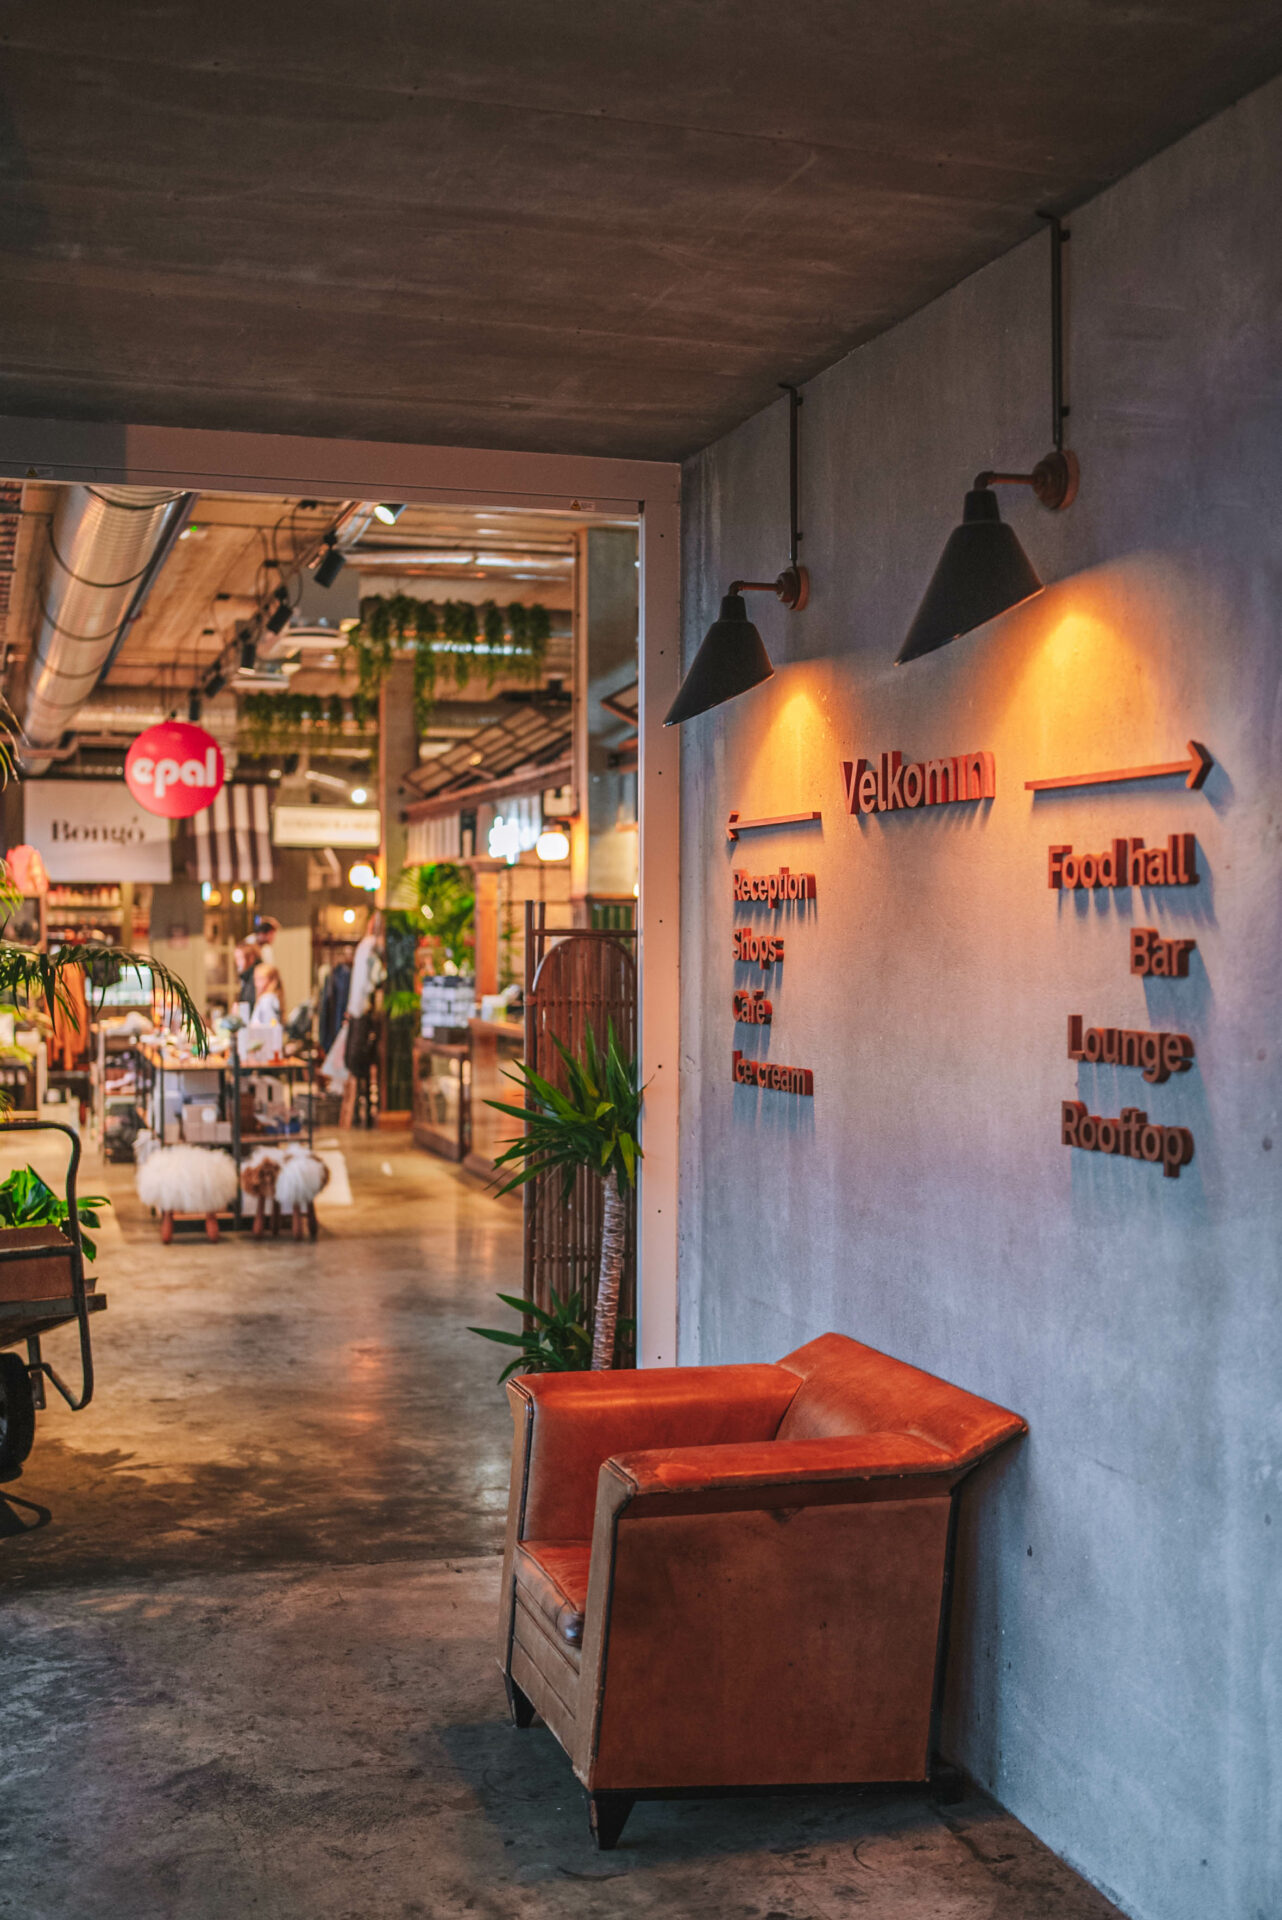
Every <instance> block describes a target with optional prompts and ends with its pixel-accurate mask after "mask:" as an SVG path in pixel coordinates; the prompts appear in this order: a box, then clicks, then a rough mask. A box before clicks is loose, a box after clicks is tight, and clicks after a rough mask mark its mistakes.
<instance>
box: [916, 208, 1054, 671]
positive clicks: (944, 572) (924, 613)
mask: <svg viewBox="0 0 1282 1920" xmlns="http://www.w3.org/2000/svg"><path fill="white" fill-rule="evenodd" d="M1041 217H1042V219H1044V220H1046V221H1048V222H1049V224H1050V238H1051V433H1052V436H1053V439H1054V445H1053V447H1052V450H1051V451H1050V453H1048V454H1047V455H1046V457H1045V459H1044V460H1039V461H1038V463H1037V465H1036V466H1035V467H1034V468H1033V471H1032V472H1031V473H993V472H984V473H978V474H976V476H975V480H974V484H973V485H972V487H971V489H970V491H969V493H968V494H967V495H966V500H965V504H964V506H963V508H962V518H961V525H960V526H959V527H954V528H953V530H952V532H951V533H950V534H949V536H948V540H947V543H946V544H945V547H944V551H943V553H942V554H941V556H940V560H939V565H938V566H937V567H936V568H935V571H934V573H933V574H932V575H931V579H930V585H929V586H928V587H927V588H926V592H925V596H924V598H923V599H922V603H921V605H920V607H919V608H918V609H917V617H916V619H915V620H914V621H913V623H912V626H911V627H910V628H909V629H908V638H907V639H906V640H905V641H904V644H903V646H902V647H901V648H900V649H899V653H898V656H897V658H896V661H895V664H896V666H902V665H903V664H904V662H905V661H908V660H918V659H920V658H921V656H922V654H925V653H934V652H935V651H936V649H937V648H939V647H946V646H947V645H948V644H949V642H950V641H952V640H958V639H960V638H961V636H962V634H964V633H971V632H973V631H974V629H975V628H976V627H982V626H984V625H985V623H986V622H987V621H989V620H995V619H996V618H997V616H998V614H999V613H1008V612H1009V611H1010V609H1011V608H1012V607H1017V606H1019V605H1020V604H1021V603H1022V602H1023V601H1025V600H1031V599H1032V598H1033V595H1034V594H1037V593H1040V592H1041V591H1042V581H1041V580H1040V578H1039V577H1038V574H1037V570H1036V568H1035V567H1034V566H1033V564H1032V562H1031V561H1030V559H1029V558H1028V555H1027V554H1026V553H1025V552H1024V549H1023V547H1022V546H1021V545H1020V542H1019V539H1018V536H1017V535H1016V533H1015V529H1014V528H1013V527H1008V526H1007V525H1006V524H1005V522H1004V521H1003V519H1002V516H1001V513H1000V512H999V510H998V506H997V498H996V495H995V494H994V493H993V488H994V487H1002V486H1016V487H1031V488H1032V490H1033V492H1034V493H1035V494H1036V496H1037V498H1038V500H1039V501H1040V502H1041V504H1042V505H1043V506H1044V507H1046V508H1048V509H1049V510H1050V511H1051V512H1052V513H1059V512H1062V511H1063V509H1064V508H1065V507H1071V506H1072V504H1073V501H1074V500H1075V499H1076V498H1077V482H1078V467H1077V456H1076V454H1074V453H1070V452H1069V451H1068V450H1067V449H1066V447H1065V445H1064V421H1065V419H1066V418H1067V416H1068V408H1067V407H1066V406H1065V405H1064V293H1063V259H1062V254H1063V247H1064V242H1065V241H1066V240H1067V239H1068V237H1069V233H1068V228H1067V227H1065V226H1063V225H1062V224H1061V222H1060V221H1059V219H1058V218H1057V217H1056V215H1054V214H1043V215H1042V216H1041Z"/></svg>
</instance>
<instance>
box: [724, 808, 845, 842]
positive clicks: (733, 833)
mask: <svg viewBox="0 0 1282 1920" xmlns="http://www.w3.org/2000/svg"><path fill="white" fill-rule="evenodd" d="M822 819H823V815H822V814H821V813H819V812H818V811H816V812H814V813H772V814H770V815H769V816H768V817H767V818H765V819H762V820H741V819H740V817H739V815H738V814H737V813H732V814H731V815H730V818H729V819H728V820H727V821H726V837H727V839H730V840H737V839H738V838H739V835H740V834H741V833H751V832H752V831H753V830H754V829H755V828H757V827H796V826H802V825H804V824H807V823H808V822H810V821H811V820H822Z"/></svg>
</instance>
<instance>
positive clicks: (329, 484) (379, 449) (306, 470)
mask: <svg viewBox="0 0 1282 1920" xmlns="http://www.w3.org/2000/svg"><path fill="white" fill-rule="evenodd" d="M0 475H3V476H4V477H6V478H12V479H15V480H16V479H30V480H68V481H88V482H93V481H95V480H97V481H101V482H113V481H114V482H116V483H120V484H126V485H134V486H172V487H181V488H185V489H191V490H193V491H198V492H237V491H238V492H245V493H300V494H304V495H307V494H313V493H315V494H318V495H319V496H320V497H321V498H328V497H333V498H336V499H361V500H415V501H427V502H440V503H442V504H448V505H453V506H475V507H482V508H501V507H525V508H539V507H543V508H546V509H548V510H557V511H562V512H565V511H571V512H573V511H581V512H586V513H606V514H619V515H624V514H626V515H629V516H630V515H636V516H637V518H638V522H639V555H640V563H641V564H640V596H639V599H640V621H639V633H638V678H639V690H640V713H639V723H638V725H639V736H640V741H639V745H640V751H639V753H638V777H637V814H638V819H639V823H640V832H639V840H640V847H639V862H640V895H639V901H638V910H637V932H638V939H637V951H638V962H639V987H638V991H639V1007H638V1013H639V1033H640V1066H641V1079H642V1082H643V1084H644V1085H645V1088H646V1096H645V1106H644V1117H643V1122H642V1144H643V1147H644V1155H645V1157H644V1161H643V1163H642V1167H641V1173H640V1181H639V1187H640V1191H639V1195H638V1216H637V1315H638V1327H637V1357H638V1361H639V1363H640V1365H642V1366H675V1365H676V1362H677V1169H678V1156H677V1119H678V1086H679V1071H678V1061H679V1054H678V1042H679V1035H680V971H679V969H680V931H681V921H680V913H681V886H680V791H681V790H680V750H679V737H678V730H677V729H676V728H672V729H671V730H670V731H668V732H665V731H664V729H663V715H664V714H665V713H666V711H667V709H668V706H669V705H670V703H671V701H672V700H673V698H674V697H675V695H676V690H677V685H678V682H679V680H680V667H681V627H680V600H681V586H680V539H681V523H680V512H681V469H680V467H679V465H677V464H676V463H675V462H668V461H657V460H614V459H606V458H602V457H600V456H596V455H588V454H582V455H580V454H553V453H523V452H511V451H504V450H501V449H496V448H483V447H436V446H414V445H411V444H401V443H398V442H389V441H377V440H330V439H314V438H312V437H310V436H306V435H300V434H267V433H262V434H259V433H223V432H213V431H208V430H205V429H197V428H185V427H149V426H126V425H118V424H115V423H111V422H103V421H72V420H39V419H23V418H21V417H18V416H7V417H6V416H0Z"/></svg>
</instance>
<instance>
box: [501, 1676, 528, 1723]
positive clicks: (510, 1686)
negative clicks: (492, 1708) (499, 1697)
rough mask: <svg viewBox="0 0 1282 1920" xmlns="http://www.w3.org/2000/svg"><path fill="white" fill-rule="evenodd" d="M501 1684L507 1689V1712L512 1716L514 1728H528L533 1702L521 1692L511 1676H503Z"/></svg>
mask: <svg viewBox="0 0 1282 1920" xmlns="http://www.w3.org/2000/svg"><path fill="white" fill-rule="evenodd" d="M503 1684H504V1686H505V1687H506V1688H507V1705H508V1712H509V1713H510V1714H511V1716H512V1725H513V1726H514V1727H528V1726H529V1725H530V1723H531V1722H532V1720H533V1719H534V1702H533V1701H532V1700H531V1699H530V1698H529V1696H528V1695H527V1694H524V1693H522V1692H521V1689H520V1688H519V1687H518V1686H517V1684H516V1681H515V1680H513V1678H512V1676H511V1674H504V1676H503Z"/></svg>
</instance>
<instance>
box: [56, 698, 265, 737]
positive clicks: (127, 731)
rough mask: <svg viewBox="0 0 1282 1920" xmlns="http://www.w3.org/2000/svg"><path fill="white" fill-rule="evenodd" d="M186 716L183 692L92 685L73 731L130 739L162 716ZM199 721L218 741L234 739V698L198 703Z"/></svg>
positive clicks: (181, 717)
mask: <svg viewBox="0 0 1282 1920" xmlns="http://www.w3.org/2000/svg"><path fill="white" fill-rule="evenodd" d="M186 718H187V703H186V695H185V694H181V695H176V694H175V693H174V692H173V691H172V689H166V688H164V687H95V688H94V690H93V692H92V693H91V694H90V695H89V696H88V698H87V699H86V700H83V701H82V702H81V705H80V709H79V712H78V713H77V715H76V732H77V733H83V734H89V733H92V734H96V735H107V734H114V735H119V736H120V737H121V738H124V739H131V740H132V739H133V737H134V735H135V734H139V733H142V732H143V731H144V729H145V728H147V727H158V726H159V725H160V723H161V722H162V721H163V720H185V719H186ZM200 724H201V726H202V727H204V728H205V730H206V732H207V733H211V734H212V735H213V737H214V739H215V740H217V741H218V742H219V743H220V744H221V745H231V744H233V743H234V742H235V739H236V702H235V699H234V698H233V696H232V695H231V694H223V695H220V696H219V697H218V698H217V699H212V700H211V699H206V700H204V701H202V703H201V709H200Z"/></svg>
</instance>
